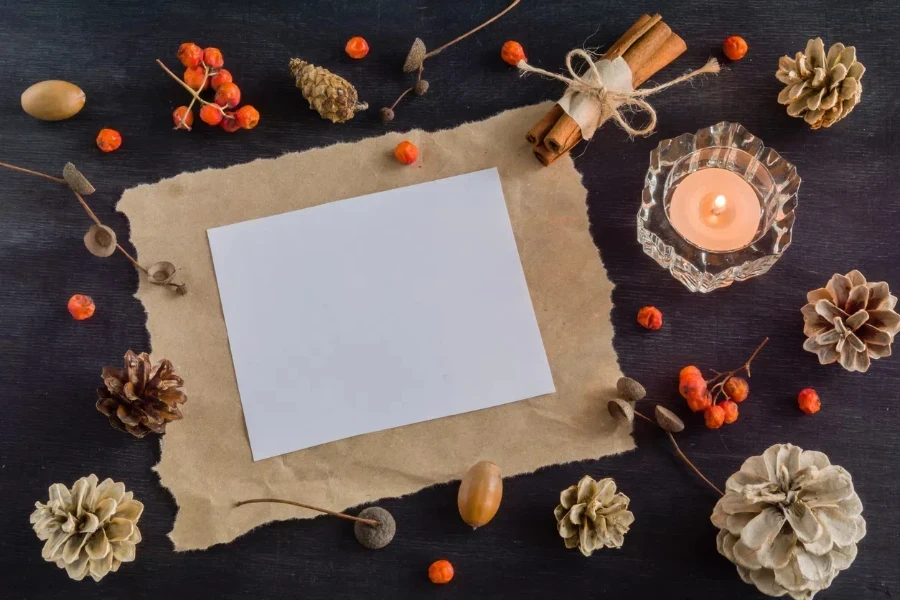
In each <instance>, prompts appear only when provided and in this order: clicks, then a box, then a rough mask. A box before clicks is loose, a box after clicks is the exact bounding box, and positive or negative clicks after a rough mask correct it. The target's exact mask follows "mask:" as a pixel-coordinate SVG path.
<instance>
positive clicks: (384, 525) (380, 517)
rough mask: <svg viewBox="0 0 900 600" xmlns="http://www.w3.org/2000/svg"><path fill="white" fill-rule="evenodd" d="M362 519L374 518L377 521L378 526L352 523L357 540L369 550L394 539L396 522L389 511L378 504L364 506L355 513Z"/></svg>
mask: <svg viewBox="0 0 900 600" xmlns="http://www.w3.org/2000/svg"><path fill="white" fill-rule="evenodd" d="M357 516H358V517H360V518H363V519H374V520H376V521H378V523H379V525H378V527H373V526H372V525H368V524H366V523H362V522H360V521H357V522H356V523H354V524H353V533H354V534H355V535H356V539H357V541H358V542H359V543H360V544H362V545H363V546H365V547H366V548H369V549H371V550H378V549H379V548H384V547H385V546H387V545H388V544H390V543H391V540H392V539H394V534H395V533H397V523H396V521H394V517H393V516H391V513H389V512H388V511H386V510H385V509H383V508H381V507H379V506H370V507H369V508H364V509H363V510H362V511H360V513H359V515H357Z"/></svg>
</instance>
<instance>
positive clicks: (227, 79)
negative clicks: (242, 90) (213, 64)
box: [209, 69, 232, 90]
mask: <svg viewBox="0 0 900 600" xmlns="http://www.w3.org/2000/svg"><path fill="white" fill-rule="evenodd" d="M231 82H232V78H231V71H229V70H228V69H219V70H218V72H216V74H215V75H213V76H212V77H210V78H209V85H210V86H212V89H214V90H217V89H219V87H220V86H221V85H222V84H223V83H231Z"/></svg>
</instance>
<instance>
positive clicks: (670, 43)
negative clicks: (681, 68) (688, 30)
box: [631, 33, 687, 88]
mask: <svg viewBox="0 0 900 600" xmlns="http://www.w3.org/2000/svg"><path fill="white" fill-rule="evenodd" d="M686 50H687V44H685V43H684V40H683V39H681V37H680V36H679V35H678V34H677V33H670V34H669V37H668V38H666V41H665V42H663V44H662V46H660V47H659V49H658V50H657V51H656V53H655V54H653V55H652V56H651V57H650V59H649V60H648V61H647V62H645V63H644V64H641V65H638V66H637V68H636V69H634V76H633V77H632V80H631V81H632V85H633V86H634V87H635V88H638V87H640V86H641V85H643V84H644V82H646V81H647V80H648V79H650V78H651V77H653V76H654V75H656V73H657V71H660V70H661V69H664V68H665V67H667V66H668V65H670V64H671V63H672V61H674V60H675V59H676V58H678V57H679V56H681V55H682V54H684V53H685V51H686Z"/></svg>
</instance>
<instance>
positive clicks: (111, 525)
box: [31, 475, 144, 581]
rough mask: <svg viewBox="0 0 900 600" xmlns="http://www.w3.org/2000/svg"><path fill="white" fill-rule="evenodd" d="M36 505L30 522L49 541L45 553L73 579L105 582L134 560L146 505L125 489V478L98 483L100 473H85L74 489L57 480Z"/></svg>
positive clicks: (42, 538)
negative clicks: (110, 574)
mask: <svg viewBox="0 0 900 600" xmlns="http://www.w3.org/2000/svg"><path fill="white" fill-rule="evenodd" d="M35 507H36V510H35V511H34V512H33V513H31V523H32V525H33V526H34V532H35V533H36V534H37V536H38V539H40V540H45V541H46V543H45V544H44V549H43V551H42V552H41V556H42V557H43V558H44V560H46V561H47V562H52V563H56V566H58V567H59V568H61V569H65V570H66V573H68V574H69V577H71V578H72V579H75V580H76V581H81V580H82V579H84V578H85V577H86V576H87V575H90V576H91V578H92V579H93V580H94V581H100V580H101V579H103V578H104V577H105V576H106V574H107V573H109V572H110V571H113V572H115V571H117V570H118V569H119V566H120V565H121V564H122V563H123V562H131V561H133V560H134V555H135V546H136V545H137V543H138V542H140V541H141V531H140V529H138V526H137V522H138V519H140V518H141V513H142V512H143V511H144V505H143V504H141V503H140V502H138V501H137V500H135V499H134V494H133V493H132V492H126V491H125V484H124V483H116V482H114V481H113V480H112V479H106V480H104V481H103V483H100V484H98V483H97V476H96V475H89V476H87V477H82V478H81V479H79V480H78V481H76V482H75V485H73V486H72V489H71V490H70V489H69V488H67V487H66V486H65V485H63V484H62V483H54V484H53V485H51V486H50V499H49V500H48V501H47V503H46V504H43V503H41V502H36V503H35Z"/></svg>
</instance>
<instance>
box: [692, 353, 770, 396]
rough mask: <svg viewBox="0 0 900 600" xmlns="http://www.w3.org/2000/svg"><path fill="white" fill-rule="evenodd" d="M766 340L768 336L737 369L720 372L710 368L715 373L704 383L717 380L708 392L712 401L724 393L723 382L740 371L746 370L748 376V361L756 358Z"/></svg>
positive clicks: (750, 361)
mask: <svg viewBox="0 0 900 600" xmlns="http://www.w3.org/2000/svg"><path fill="white" fill-rule="evenodd" d="M768 341H769V338H766V339H764V340H763V341H762V342H760V343H759V346H757V347H756V350H754V351H753V354H751V355H750V358H748V359H747V362H745V363H744V364H742V365H741V366H740V367H738V368H737V369H733V370H731V371H722V372H719V371H716V370H715V369H712V372H713V373H715V376H714V377H712V378H710V379H707V380H706V384H707V385H709V384H710V383H713V382H714V381H716V382H718V383H716V384H715V385H714V386H713V387H712V389H711V390H710V393H711V394H712V396H713V401H714V403H715V401H717V400H718V396H719V394H722V395H725V384H726V383H728V380H729V379H730V378H731V377H734V375H735V374H737V373H740V372H741V371H746V372H747V377H750V363H752V362H753V359H754V358H756V355H757V354H759V352H760V350H762V349H763V346H765V345H766V342H768Z"/></svg>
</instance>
